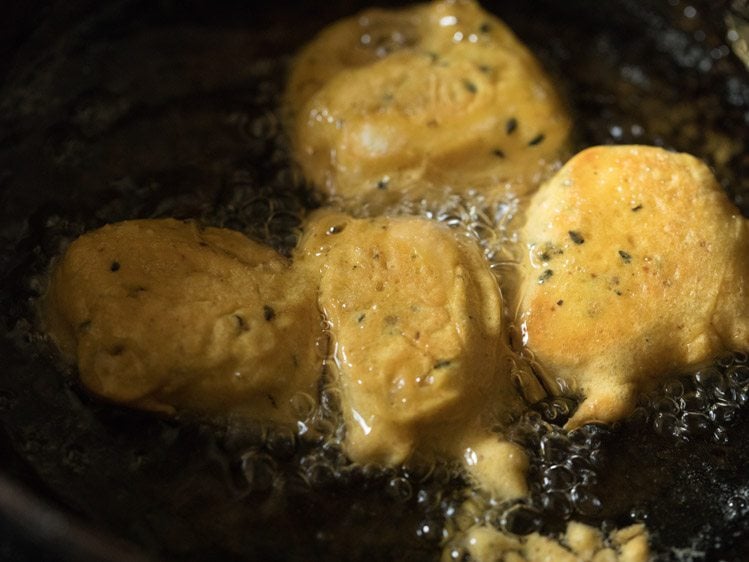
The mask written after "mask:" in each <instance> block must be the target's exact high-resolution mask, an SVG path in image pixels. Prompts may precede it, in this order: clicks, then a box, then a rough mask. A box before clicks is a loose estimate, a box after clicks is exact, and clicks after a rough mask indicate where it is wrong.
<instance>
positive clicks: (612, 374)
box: [518, 146, 749, 426]
mask: <svg viewBox="0 0 749 562" xmlns="http://www.w3.org/2000/svg"><path fill="white" fill-rule="evenodd" d="M524 239H525V241H526V243H527V244H528V249H529V262H528V264H527V271H526V280H525V282H524V284H523V287H522V290H521V291H520V299H519V300H520V308H519V320H518V322H519V325H520V326H521V330H522V338H523V343H524V345H525V346H526V347H527V349H528V350H530V351H531V352H532V355H533V357H534V358H535V359H536V360H537V362H538V364H539V365H540V367H541V369H542V371H543V374H544V376H545V379H546V382H547V384H548V386H549V387H550V388H552V389H556V391H557V392H563V391H564V390H565V389H570V390H572V391H574V392H577V393H579V394H581V395H582V397H583V398H584V400H583V402H582V404H581V405H580V408H579V409H578V411H577V412H576V413H575V415H574V417H573V419H572V420H571V422H570V425H571V426H574V425H578V424H580V423H584V422H586V421H591V420H601V421H614V420H617V419H621V418H622V417H624V416H625V415H626V414H627V413H628V412H630V411H631V409H632V408H633V407H634V402H635V395H636V392H637V391H638V390H643V389H645V388H647V387H648V386H651V385H652V384H654V381H657V377H662V376H664V375H673V374H675V373H678V372H679V371H681V370H683V369H685V368H688V367H693V366H698V365H700V364H701V363H704V362H706V361H709V360H711V359H712V358H713V357H714V356H715V355H716V354H718V353H721V352H723V351H725V350H746V349H749V299H748V298H747V296H748V295H747V289H746V281H747V279H749V275H748V274H749V238H748V237H747V221H746V220H745V219H744V218H743V217H742V216H741V214H740V213H739V210H738V209H737V208H736V207H735V206H734V205H733V204H731V203H730V202H729V200H728V198H727V197H726V195H725V193H724V192H723V190H722V189H721V187H720V185H719V184H718V183H717V181H716V180H715V178H714V177H713V175H712V173H711V172H710V170H709V169H708V167H707V166H706V165H705V164H704V163H702V162H700V161H699V160H697V159H696V158H694V157H692V156H689V155H686V154H676V153H672V152H668V151H666V150H663V149H660V148H655V147H647V146H616V147H613V146H612V147H595V148H590V149H587V150H585V151H583V152H581V153H580V154H578V155H577V156H575V157H574V158H572V159H571V160H570V161H569V162H568V163H567V164H566V165H565V166H564V167H563V168H562V169H561V170H560V171H559V172H558V173H557V174H556V175H555V176H554V177H553V178H552V179H551V180H550V181H549V182H548V183H547V184H546V185H545V186H543V187H542V188H541V190H540V191H539V192H538V193H537V194H536V195H535V196H534V199H533V200H532V202H531V205H530V208H529V210H528V213H527V224H526V226H525V229H524Z"/></svg>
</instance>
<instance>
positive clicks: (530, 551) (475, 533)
mask: <svg viewBox="0 0 749 562" xmlns="http://www.w3.org/2000/svg"><path fill="white" fill-rule="evenodd" d="M456 547H458V548H463V549H465V550H466V551H467V552H468V554H469V555H470V557H471V560H473V561H475V562H647V561H648V560H649V559H650V546H649V543H648V533H647V530H646V529H645V526H644V525H642V524H639V523H638V524H635V525H631V526H629V527H626V528H624V529H619V530H615V531H613V532H612V533H610V534H609V535H608V536H604V535H603V533H602V532H601V531H600V530H599V529H596V528H594V527H590V526H588V525H585V524H583V523H579V522H576V521H571V522H570V523H568V525H567V530H566V532H565V533H563V534H562V535H560V536H547V535H541V534H539V533H531V534H530V535H526V536H518V535H512V534H509V533H506V532H504V531H500V530H498V529H495V528H493V527H488V526H484V525H476V526H474V527H471V528H470V529H468V530H467V531H466V532H465V533H462V534H461V535H460V536H459V537H458V538H457V539H456V540H454V541H452V542H451V543H450V544H449V545H447V547H446V548H445V549H444V550H443V555H442V560H443V562H449V561H450V560H451V556H452V552H454V551H455V548H456Z"/></svg>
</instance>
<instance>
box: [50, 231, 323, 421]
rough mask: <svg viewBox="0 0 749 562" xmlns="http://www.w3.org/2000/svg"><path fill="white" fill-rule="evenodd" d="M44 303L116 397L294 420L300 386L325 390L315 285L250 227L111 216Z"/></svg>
mask: <svg viewBox="0 0 749 562" xmlns="http://www.w3.org/2000/svg"><path fill="white" fill-rule="evenodd" d="M42 310H43V316H44V321H45V324H46V328H47V330H48V332H49V333H50V335H51V337H52V338H53V339H54V340H55V342H56V343H57V344H58V346H59V347H60V349H61V350H62V351H63V353H64V354H65V355H66V356H68V357H69V358H71V359H72V360H77V363H78V369H79V372H80V376H81V380H82V382H83V384H84V385H85V386H86V387H87V388H88V389H89V390H91V391H92V392H94V393H96V394H98V395H100V396H103V397H105V398H107V399H110V400H113V401H116V402H120V403H125V404H128V405H131V406H135V407H138V408H144V409H148V410H155V411H163V412H167V413H172V412H174V411H175V410H188V411H193V412H199V413H207V414H222V413H227V412H228V411H234V412H243V413H245V414H247V415H249V416H251V417H256V418H258V419H263V420H272V421H280V422H292V421H294V420H295V413H294V411H293V408H292V405H291V404H290V399H291V397H292V396H293V395H294V394H295V393H296V392H306V393H309V394H312V395H313V396H314V395H315V388H316V387H315V384H316V382H317V380H318V378H319V375H320V371H321V362H322V360H321V358H320V357H319V355H318V354H317V353H316V351H315V337H316V334H315V328H317V329H318V331H320V329H319V324H320V319H319V313H318V310H317V303H316V299H315V286H314V284H312V283H308V282H307V280H306V279H305V278H302V277H299V276H296V275H294V273H293V271H292V270H291V268H290V263H289V262H288V260H286V259H285V258H283V257H282V256H280V255H279V254H277V253H276V252H275V251H274V250H272V249H271V248H269V247H267V246H263V245H260V244H257V243H255V242H252V241H251V240H249V239H247V238H246V237H245V236H243V235H242V234H240V233H238V232H234V231H230V230H224V229H217V228H200V227H199V226H198V225H197V224H196V223H194V222H190V221H185V222H182V221H177V220H174V219H164V220H133V221H127V222H122V223H117V224H111V225H107V226H104V227H103V228H101V229H99V230H96V231H93V232H90V233H88V234H85V235H83V236H81V237H80V238H79V239H77V240H76V241H75V242H73V243H72V244H71V246H70V247H69V248H68V250H67V252H66V253H65V255H64V256H63V257H62V259H61V260H60V262H59V263H58V264H57V265H56V267H55V268H54V272H53V274H52V278H51V284H50V287H49V290H48V292H47V294H46V296H45V298H44V302H43V307H42Z"/></svg>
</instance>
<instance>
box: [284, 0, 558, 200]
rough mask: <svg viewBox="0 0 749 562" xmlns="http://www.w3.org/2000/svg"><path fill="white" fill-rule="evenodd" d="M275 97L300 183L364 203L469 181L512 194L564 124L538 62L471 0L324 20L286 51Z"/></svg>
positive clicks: (526, 185) (542, 168)
mask: <svg viewBox="0 0 749 562" xmlns="http://www.w3.org/2000/svg"><path fill="white" fill-rule="evenodd" d="M286 98H287V105H288V106H289V108H290V112H291V114H292V119H291V122H292V127H291V130H292V135H291V136H292V141H293V144H294V147H295V152H296V156H297V159H298V161H299V163H300V164H301V167H302V170H303V172H304V174H305V176H306V177H307V178H308V180H309V181H311V182H312V183H313V184H314V185H315V186H317V187H318V188H319V189H321V190H322V191H323V192H324V193H326V194H327V195H328V196H331V197H333V198H337V199H342V200H344V201H348V202H349V203H351V204H358V203H368V204H369V205H371V206H373V207H374V208H375V209H376V208H377V207H378V206H379V205H380V204H384V203H393V202H397V201H399V200H400V199H401V198H403V197H404V196H405V197H406V198H410V199H414V198H420V197H428V198H431V199H435V198H439V197H441V196H442V194H443V193H444V192H450V191H453V192H458V193H463V192H465V191H467V190H469V189H471V188H477V189H479V190H481V191H484V192H487V191H489V192H499V193H506V192H507V191H509V192H511V193H524V192H526V191H528V190H529V189H532V188H535V187H536V186H537V185H538V183H539V181H540V179H541V178H542V177H543V176H544V174H545V173H546V172H547V171H548V166H549V165H551V164H553V163H555V162H557V160H558V158H560V156H561V153H562V152H563V147H564V146H565V143H566V141H567V137H568V133H569V130H570V120H569V118H568V116H567V114H566V112H565V109H564V108H563V106H562V104H561V102H560V100H559V98H558V96H557V94H556V93H555V91H554V88H553V87H552V84H551V82H550V81H549V79H548V77H547V76H546V75H545V73H544V71H543V69H542V68H541V66H540V65H539V63H538V62H537V61H536V60H535V58H534V57H533V56H532V54H531V53H530V52H529V51H528V50H527V49H526V48H525V47H524V46H523V45H522V44H521V43H520V42H519V41H518V39H517V38H516V37H515V36H514V35H513V34H512V32H511V31H510V30H509V29H508V28H507V27H506V26H505V25H504V23H502V22H501V21H500V20H499V19H497V18H496V17H494V16H492V15H490V14H489V13H487V12H485V11H484V10H482V9H481V7H480V6H479V5H478V4H477V3H476V2H473V1H471V0H450V1H439V2H433V3H430V4H419V5H416V6H414V7H410V8H405V9H400V10H381V9H372V10H368V11H365V12H362V13H361V14H359V15H357V16H355V17H351V18H348V19H345V20H341V21H339V22H337V23H335V24H333V25H331V26H330V27H328V28H327V29H325V30H324V31H323V32H322V33H320V35H318V36H317V37H316V38H315V39H314V40H313V41H312V42H311V43H310V44H309V45H307V46H306V47H305V48H304V49H302V51H301V52H300V53H299V54H298V56H297V57H296V59H295V61H294V64H293V67H292V71H291V75H290V78H289V83H288V88H287V95H286Z"/></svg>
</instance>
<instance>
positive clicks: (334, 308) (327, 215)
mask: <svg viewBox="0 0 749 562" xmlns="http://www.w3.org/2000/svg"><path fill="white" fill-rule="evenodd" d="M298 252H299V255H298V257H297V265H300V264H302V266H303V267H308V268H311V269H313V270H314V271H316V272H317V273H316V275H317V276H319V278H320V293H319V303H320V307H321V309H322V311H323V313H324V315H325V318H326V320H327V321H328V322H329V324H330V334H331V337H332V348H333V350H334V351H333V361H334V371H335V372H334V373H333V374H334V377H335V382H336V383H337V384H338V385H339V386H340V388H341V390H342V409H343V416H344V421H345V424H346V437H345V442H344V447H345V451H346V453H347V455H348V456H349V457H350V458H351V459H352V460H354V461H355V462H359V463H363V464H366V463H378V464H382V465H385V466H398V465H401V464H402V463H404V462H407V461H412V460H414V459H422V460H424V461H426V462H431V459H434V458H435V457H447V458H450V457H452V458H455V457H458V458H461V459H462V460H463V464H464V465H465V466H466V468H467V469H468V471H469V472H470V473H471V474H472V475H473V476H474V478H475V479H476V480H477V481H478V484H479V485H480V486H482V487H485V488H487V489H488V490H489V491H490V492H492V493H494V494H497V495H499V496H504V497H514V496H520V495H522V494H524V493H525V482H524V471H525V467H526V463H527V460H526V458H525V455H524V453H523V452H522V451H521V450H520V449H519V448H517V447H516V446H515V445H512V444H510V443H507V442H505V441H503V440H501V439H500V437H499V436H498V435H496V434H495V433H492V432H491V431H490V427H492V426H494V425H497V424H499V425H502V424H503V423H506V422H507V421H508V420H509V419H511V418H512V416H514V415H517V414H518V413H519V411H520V410H522V408H523V401H522V399H521V398H520V395H519V393H518V391H517V389H516V388H515V386H514V385H513V381H512V378H511V373H512V371H513V361H512V358H511V355H510V353H509V349H508V347H507V345H506V343H505V333H504V330H503V326H502V302H501V295H500V293H499V288H498V286H497V282H496V280H495V278H494V276H493V274H492V273H491V272H490V270H489V268H488V266H487V264H486V262H485V261H484V259H483V258H482V256H481V253H480V252H479V250H478V249H477V247H475V246H473V245H472V244H471V243H470V242H469V241H467V240H459V239H457V238H456V237H455V236H454V234H453V233H452V232H450V231H449V230H448V229H446V228H445V227H443V226H441V225H438V224H436V223H433V222H430V221H427V220H424V219H418V218H378V219H353V218H351V217H350V216H348V215H344V214H340V213H332V212H321V213H318V214H317V215H315V216H313V218H312V219H311V220H310V221H309V222H308V223H307V225H306V226H305V233H304V236H303V239H302V241H301V242H300V247H299V250H298ZM314 275H315V274H310V276H314Z"/></svg>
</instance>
